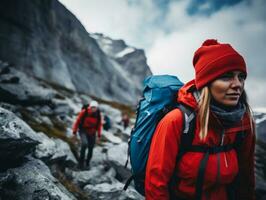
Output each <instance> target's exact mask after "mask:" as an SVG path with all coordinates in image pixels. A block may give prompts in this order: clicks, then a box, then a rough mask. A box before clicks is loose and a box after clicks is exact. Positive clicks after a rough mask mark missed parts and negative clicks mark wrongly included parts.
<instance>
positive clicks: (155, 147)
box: [145, 81, 255, 200]
mask: <svg viewBox="0 0 266 200" xmlns="http://www.w3.org/2000/svg"><path fill="white" fill-rule="evenodd" d="M193 85H194V81H190V82H189V83H188V84H186V85H185V86H184V87H182V88H181V90H180V91H179V93H178V101H179V102H182V103H183V104H186V105H188V106H190V107H192V108H194V110H195V111H196V112H197V102H196V100H195V98H194V96H193V94H192V93H190V92H189V91H188V89H189V88H191V87H193ZM182 117H183V116H182V113H181V111H180V110H179V109H174V110H172V111H171V112H169V113H168V114H167V115H166V116H165V117H164V118H163V119H162V120H161V121H160V123H159V124H158V126H157V128H156V131H155V133H154V136H153V139H152V143H151V147H150V153H149V158H148V162H147V168H146V179H145V197H146V199H147V200H168V199H169V192H168V184H169V181H170V178H171V177H172V175H173V173H174V171H175V172H176V173H177V176H178V177H179V178H178V180H175V186H174V193H175V194H176V196H177V197H179V198H183V199H194V198H195V182H196V179H197V175H198V174H197V173H198V169H199V163H200V161H201V159H202V157H203V155H204V153H201V152H187V153H186V154H184V155H183V157H182V158H181V159H180V161H179V162H178V163H176V159H177V154H178V152H179V144H180V139H181V134H182V133H181V132H182V130H183V128H182V123H183V119H182ZM209 125H210V128H209V132H208V135H207V138H206V140H205V141H204V142H203V141H201V140H200V138H199V121H198V120H197V123H196V128H195V137H194V140H193V143H192V144H193V145H206V146H209V147H212V146H218V145H219V144H220V142H221V139H222V138H221V134H219V133H218V132H220V131H221V130H219V128H221V126H218V124H217V122H216V121H215V120H214V118H210V122H209ZM215 130H216V131H215ZM241 130H244V131H247V136H246V138H245V140H244V142H243V144H242V146H241V148H240V152H239V155H237V153H236V151H235V149H232V150H230V151H228V152H220V153H217V154H210V155H209V159H208V162H207V165H206V169H205V175H204V183H203V192H202V193H203V194H202V200H228V197H227V191H226V186H227V185H228V184H229V183H231V182H232V181H233V180H234V178H235V176H236V175H237V173H238V172H239V178H240V180H239V185H238V187H237V189H236V194H237V195H238V197H237V199H238V200H253V199H255V197H254V185H255V183H254V182H255V180H254V146H255V134H254V132H252V131H251V125H250V120H249V119H248V116H247V115H245V116H244V118H243V120H242V121H241V122H240V123H239V124H237V125H236V126H235V127H233V128H230V129H226V130H225V134H224V139H223V140H224V142H223V143H224V144H230V143H234V139H235V136H236V134H237V133H238V132H239V131H241ZM237 156H239V161H238V158H237Z"/></svg>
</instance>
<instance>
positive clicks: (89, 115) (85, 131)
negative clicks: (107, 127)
mask: <svg viewBox="0 0 266 200" xmlns="http://www.w3.org/2000/svg"><path fill="white" fill-rule="evenodd" d="M101 129H102V124H101V113H100V110H99V108H98V102H97V101H92V102H91V103H90V105H89V106H87V107H86V108H84V109H82V110H81V112H80V113H79V115H78V117H77V120H76V121H75V123H74V125H73V134H74V136H76V133H77V131H78V132H79V136H80V140H81V149H80V157H79V167H80V168H81V169H83V168H84V158H85V151H86V149H87V148H88V154H87V160H86V167H89V164H90V160H91V158H92V154H93V148H94V145H95V140H96V132H97V133H98V138H100V137H101Z"/></svg>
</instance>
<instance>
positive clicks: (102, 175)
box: [66, 165, 117, 188]
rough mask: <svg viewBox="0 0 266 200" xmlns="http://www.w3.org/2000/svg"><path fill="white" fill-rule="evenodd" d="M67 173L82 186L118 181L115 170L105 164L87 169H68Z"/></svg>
mask: <svg viewBox="0 0 266 200" xmlns="http://www.w3.org/2000/svg"><path fill="white" fill-rule="evenodd" d="M66 173H67V174H68V176H69V177H71V179H72V180H73V182H74V183H76V184H78V185H79V186H80V187H81V188H83V187H84V186H85V185H88V184H91V185H96V184H101V183H109V184H112V183H115V182H117V180H116V179H115V176H116V172H115V170H114V169H113V168H110V167H107V166H104V165H97V166H94V167H92V168H91V169H88V170H85V171H72V170H70V169H68V170H67V172H66Z"/></svg>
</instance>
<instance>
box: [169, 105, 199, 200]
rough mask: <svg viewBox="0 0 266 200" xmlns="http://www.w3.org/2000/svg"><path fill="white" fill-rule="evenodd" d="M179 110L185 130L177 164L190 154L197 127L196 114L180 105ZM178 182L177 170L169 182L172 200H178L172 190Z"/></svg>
mask: <svg viewBox="0 0 266 200" xmlns="http://www.w3.org/2000/svg"><path fill="white" fill-rule="evenodd" d="M178 108H179V109H180V110H181V112H182V115H183V117H182V119H183V130H182V134H181V139H180V147H179V152H178V154H177V157H176V163H178V161H179V160H180V159H181V158H182V156H183V155H184V154H185V153H186V152H188V150H189V149H190V148H191V147H192V142H193V139H194V136H195V134H194V132H195V127H196V114H195V112H194V111H193V110H192V109H191V108H189V107H188V106H186V105H183V104H179V105H178ZM176 180H177V174H176V170H175V171H174V174H173V175H172V177H171V179H170V182H169V194H170V197H171V198H170V199H176V196H175V194H174V192H173V190H172V187H173V186H174V184H175V181H176Z"/></svg>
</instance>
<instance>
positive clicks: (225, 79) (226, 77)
mask: <svg viewBox="0 0 266 200" xmlns="http://www.w3.org/2000/svg"><path fill="white" fill-rule="evenodd" d="M232 78H233V75H231V74H224V75H222V76H221V77H220V79H221V80H223V81H228V80H231V79H232Z"/></svg>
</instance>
